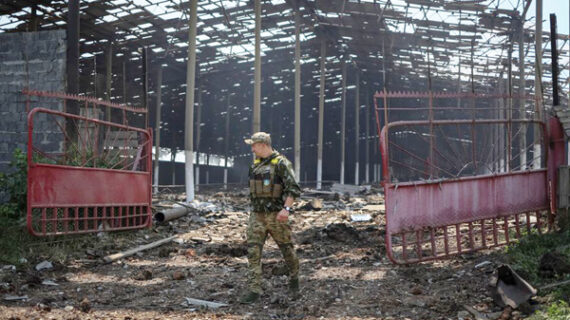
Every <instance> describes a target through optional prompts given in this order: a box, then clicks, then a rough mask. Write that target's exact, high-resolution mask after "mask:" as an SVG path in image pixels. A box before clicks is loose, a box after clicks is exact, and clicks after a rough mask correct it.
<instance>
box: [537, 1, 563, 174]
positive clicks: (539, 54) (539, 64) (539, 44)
mask: <svg viewBox="0 0 570 320" xmlns="http://www.w3.org/2000/svg"><path fill="white" fill-rule="evenodd" d="M535 6H536V29H535V32H534V40H535V42H536V44H535V46H534V52H535V55H536V58H535V65H534V94H535V99H534V103H535V105H534V114H535V119H542V0H536V5H535ZM569 91H570V90H569ZM533 131H534V148H533V149H534V150H533V154H534V155H533V161H532V162H533V167H534V168H535V169H538V168H540V166H541V164H540V155H541V153H542V150H541V149H542V147H541V144H540V140H541V139H540V136H541V135H542V134H541V131H540V126H539V125H535V126H534V130H533Z"/></svg>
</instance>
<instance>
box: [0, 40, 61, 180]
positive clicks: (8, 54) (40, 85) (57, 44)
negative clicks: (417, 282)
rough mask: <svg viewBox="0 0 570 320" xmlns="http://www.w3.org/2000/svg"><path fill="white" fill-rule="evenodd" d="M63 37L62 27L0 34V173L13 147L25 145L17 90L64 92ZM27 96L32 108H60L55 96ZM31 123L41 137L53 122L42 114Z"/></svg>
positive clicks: (22, 103) (22, 108)
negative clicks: (50, 97) (44, 97)
mask: <svg viewBox="0 0 570 320" xmlns="http://www.w3.org/2000/svg"><path fill="white" fill-rule="evenodd" d="M65 38H66V32H65V30H51V31H40V32H24V33H0V172H6V171H7V169H8V168H9V167H8V164H9V163H10V160H11V159H12V153H13V152H14V149H16V148H20V149H22V150H23V151H24V152H25V151H26V148H27V131H26V130H27V123H26V121H27V119H26V117H27V115H26V98H27V97H26V96H24V95H22V94H21V91H22V90H23V89H25V88H29V89H30V90H43V91H61V92H63V91H65V65H66V63H65V61H66V60H65V59H66V41H65ZM30 99H31V102H32V107H38V106H41V107H44V108H49V109H57V110H61V109H62V103H61V102H59V101H57V100H55V99H39V98H37V97H31V98H30ZM42 122H43V123H42ZM35 126H37V128H38V129H39V130H40V131H43V133H41V134H42V135H43V136H44V137H45V136H46V132H49V131H51V130H50V127H51V126H53V122H50V121H49V120H48V119H46V117H43V118H40V119H38V121H36V122H35Z"/></svg>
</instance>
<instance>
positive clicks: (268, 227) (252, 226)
mask: <svg viewBox="0 0 570 320" xmlns="http://www.w3.org/2000/svg"><path fill="white" fill-rule="evenodd" d="M276 217H277V212H268V213H258V212H251V213H250V215H249V223H248V226H247V245H248V253H247V260H248V270H247V280H248V286H249V290H250V291H253V292H257V293H259V294H261V293H262V290H261V277H262V274H261V254H262V252H263V245H264V244H265V240H266V239H267V235H268V234H270V235H271V237H272V238H273V240H275V242H276V243H277V245H278V246H279V250H281V253H282V254H283V259H284V260H285V263H286V264H287V268H288V270H289V278H290V279H296V278H297V277H298V276H299V259H298V258H297V254H296V253H295V249H294V248H293V243H292V242H291V226H290V225H289V222H279V221H277V219H276Z"/></svg>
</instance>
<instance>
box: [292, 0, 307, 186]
mask: <svg viewBox="0 0 570 320" xmlns="http://www.w3.org/2000/svg"><path fill="white" fill-rule="evenodd" d="M300 24H301V23H300V12H299V8H296V10H295V143H294V149H295V150H294V153H295V179H296V180H297V181H299V180H300V177H301V40H300V29H301V26H300ZM305 180H306V179H305Z"/></svg>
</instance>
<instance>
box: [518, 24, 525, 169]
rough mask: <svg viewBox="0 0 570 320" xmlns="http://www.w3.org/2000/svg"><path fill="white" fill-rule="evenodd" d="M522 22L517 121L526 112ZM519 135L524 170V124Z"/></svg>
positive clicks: (521, 166)
mask: <svg viewBox="0 0 570 320" xmlns="http://www.w3.org/2000/svg"><path fill="white" fill-rule="evenodd" d="M524 20H525V16H524V15H523V16H522V18H521V21H520V25H519V37H518V40H519V41H518V42H519V95H520V96H521V97H520V99H519V119H526V110H525V98H524V94H525V93H526V90H525V87H526V83H525V74H524ZM520 128H521V135H520V140H519V149H520V169H521V170H526V169H527V167H526V161H527V160H526V153H527V151H526V128H527V126H526V124H524V123H521V125H520Z"/></svg>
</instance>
